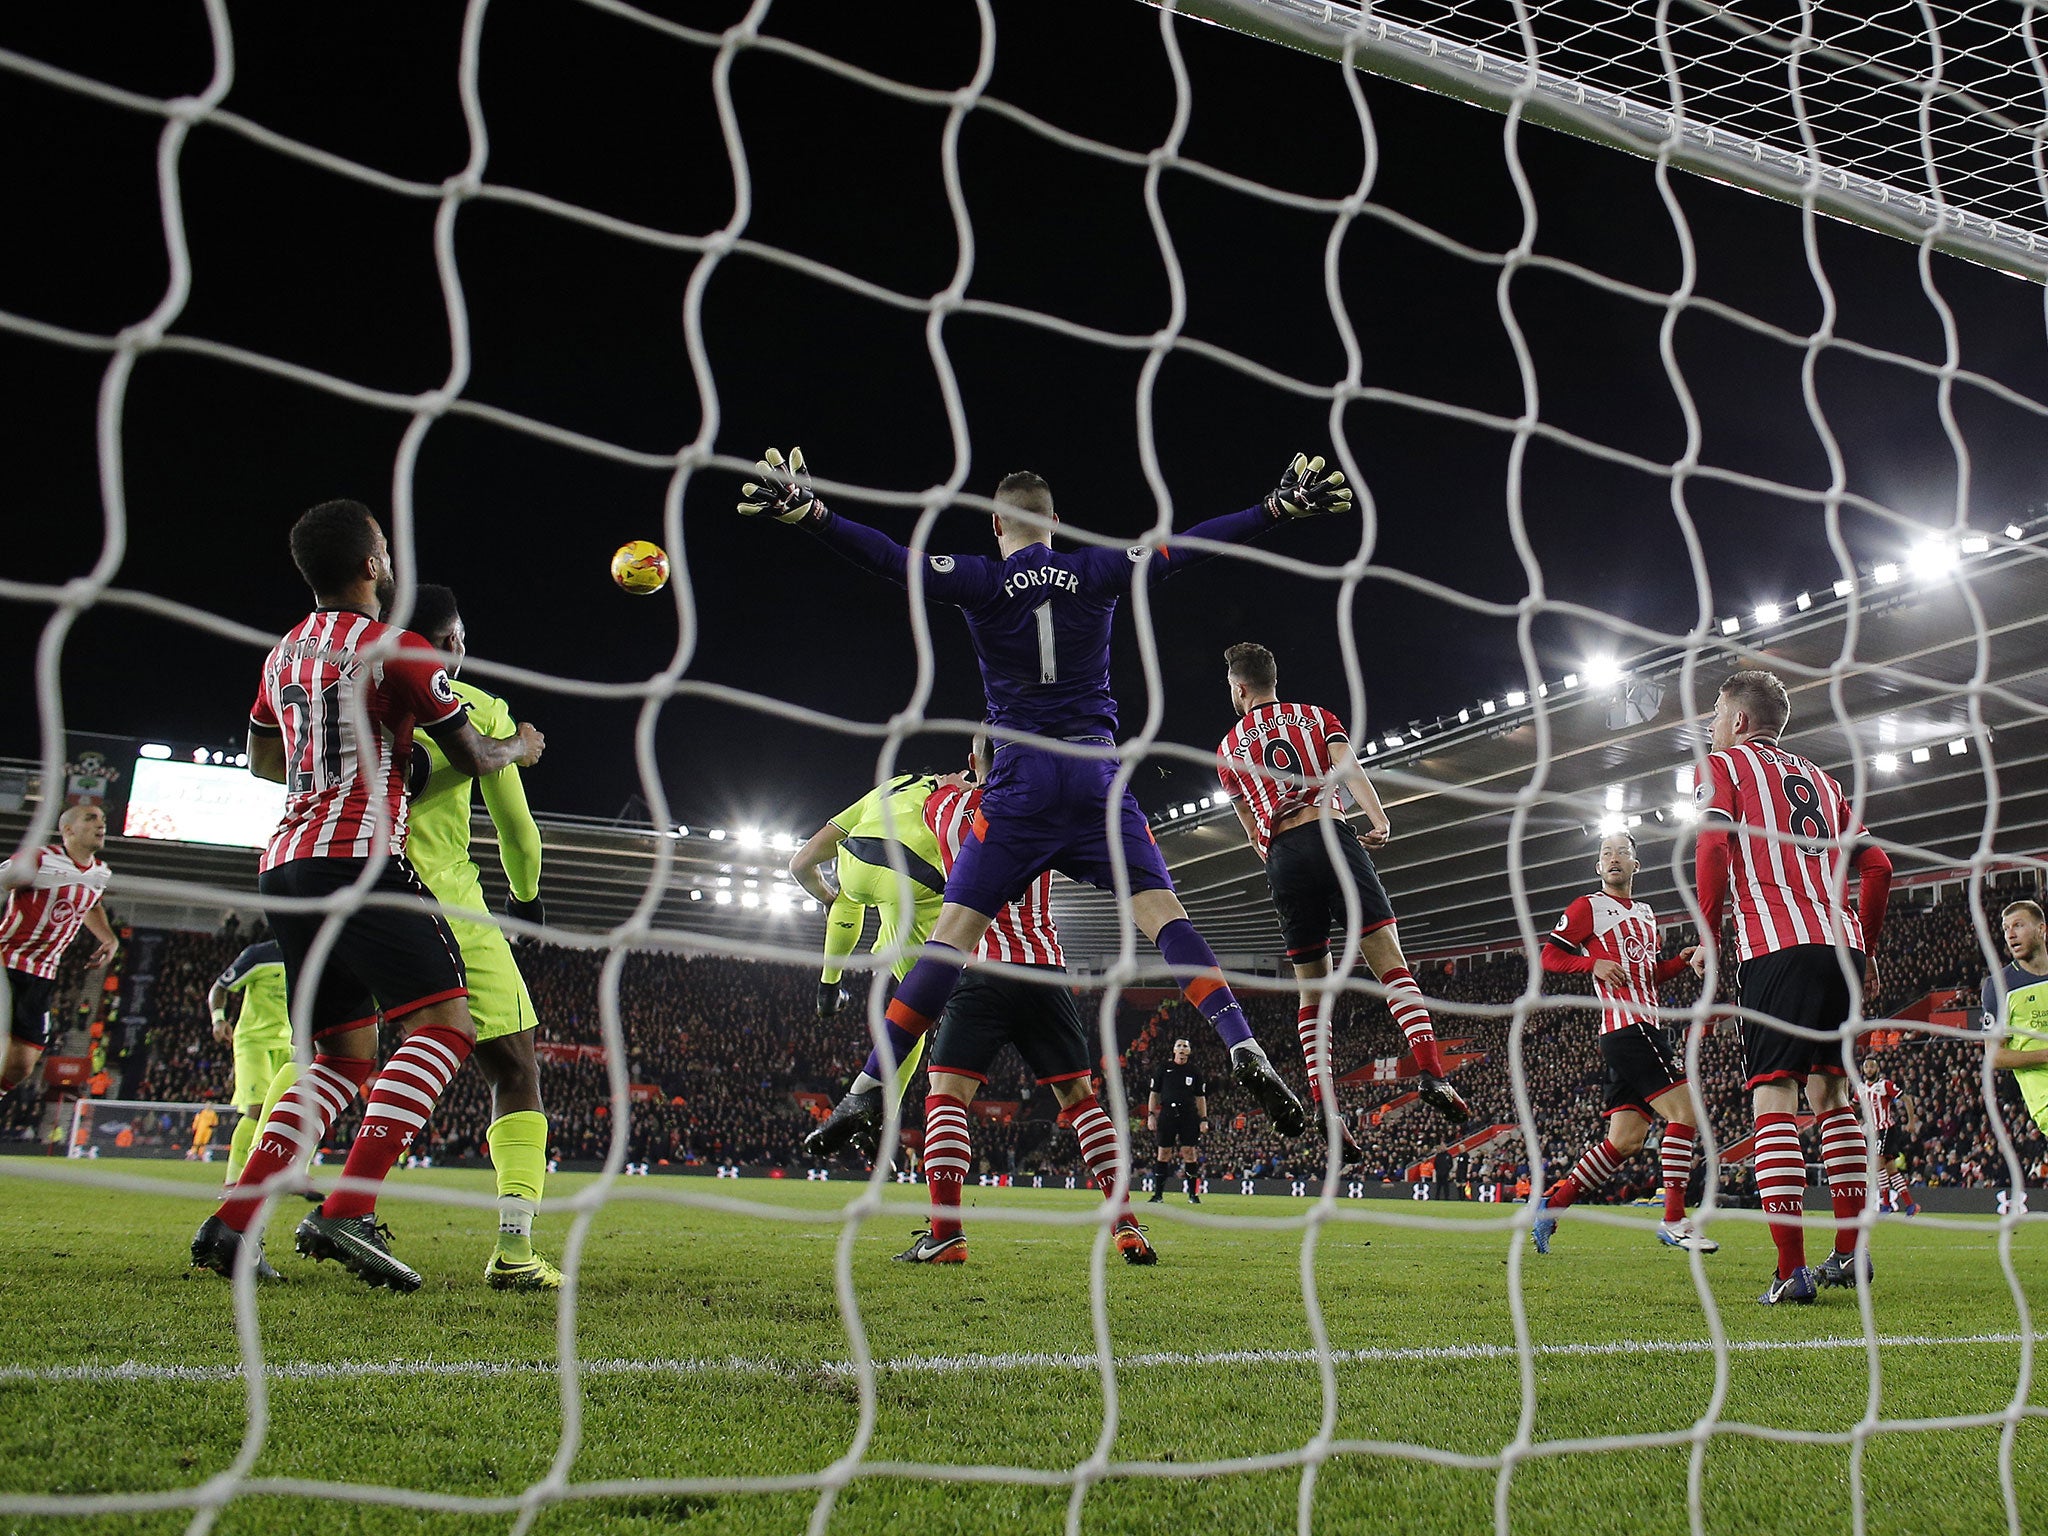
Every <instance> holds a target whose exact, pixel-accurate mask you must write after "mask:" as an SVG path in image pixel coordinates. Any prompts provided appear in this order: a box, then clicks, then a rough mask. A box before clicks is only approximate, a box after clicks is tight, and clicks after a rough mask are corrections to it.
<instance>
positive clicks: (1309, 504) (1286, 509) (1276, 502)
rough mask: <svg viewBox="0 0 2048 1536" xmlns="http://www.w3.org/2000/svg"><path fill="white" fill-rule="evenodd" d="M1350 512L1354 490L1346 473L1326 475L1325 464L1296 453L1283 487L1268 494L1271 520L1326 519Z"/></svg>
mask: <svg viewBox="0 0 2048 1536" xmlns="http://www.w3.org/2000/svg"><path fill="white" fill-rule="evenodd" d="M1350 510H1351V487H1350V486H1348V485H1346V484H1345V483H1344V471H1342V470H1341V469H1333V470H1331V471H1330V472H1329V473H1328V474H1327V475H1326V474H1324V473H1323V461H1322V460H1321V459H1320V458H1315V459H1312V458H1310V457H1309V456H1308V455H1307V454H1305V453H1297V454H1296V455H1295V456H1294V462H1293V463H1292V464H1290V465H1288V466H1287V473H1286V474H1284V475H1282V476H1281V477H1280V483H1279V484H1278V485H1277V486H1275V487H1274V488H1273V489H1272V490H1270V491H1268V492H1267V493H1266V515H1267V516H1268V517H1276V518H1277V517H1326V516H1329V515H1331V514H1334V513H1339V512H1349V511H1350Z"/></svg>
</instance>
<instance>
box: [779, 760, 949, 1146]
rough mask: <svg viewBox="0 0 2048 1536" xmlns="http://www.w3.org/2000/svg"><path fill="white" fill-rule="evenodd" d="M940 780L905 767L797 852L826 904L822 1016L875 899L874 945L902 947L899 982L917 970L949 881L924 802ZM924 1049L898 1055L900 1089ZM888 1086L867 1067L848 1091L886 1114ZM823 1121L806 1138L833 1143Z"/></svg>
mask: <svg viewBox="0 0 2048 1536" xmlns="http://www.w3.org/2000/svg"><path fill="white" fill-rule="evenodd" d="M937 784H938V780H937V779H936V778H934V777H932V776H931V775H930V774H927V773H905V774H899V775H897V776H896V777H895V778H893V779H891V780H890V781H889V782H888V783H887V784H883V785H878V786H877V787H876V788H874V789H871V790H869V791H868V792H867V793H866V794H865V795H863V796H861V798H860V799H858V800H856V801H854V803H853V804H852V805H849V806H848V807H847V808H846V809H845V810H843V811H841V812H840V813H839V814H838V815H837V816H834V817H833V818H832V819H831V820H830V821H828V822H826V823H825V825H824V826H822V827H820V828H819V829H818V830H817V831H816V832H815V833H814V834H812V836H811V838H810V840H809V841H807V842H806V843H805V844H804V845H803V847H801V848H799V849H798V850H797V851H796V852H795V853H794V854H792V855H791V856H790V860H789V872H790V874H791V875H792V876H794V877H795V879H796V883H797V884H798V885H800V886H802V887H803V888H804V889H805V890H806V891H808V892H809V893H810V894H811V895H812V896H814V897H816V898H817V899H818V900H819V901H821V902H823V903H824V905H825V965H824V969H823V970H822V971H820V972H819V974H818V1016H819V1017H820V1018H826V1019H829V1018H831V1017H832V1016H833V1015H834V1014H836V1013H837V1012H839V1010H840V1009H841V1008H843V1007H845V1006H846V991H845V989H844V988H843V987H841V986H840V984H839V979H840V977H841V976H843V975H844V974H845V967H844V964H843V962H844V961H845V959H846V957H847V956H848V955H850V954H852V953H853V951H854V950H855V948H856V947H858V946H859V944H860V934H861V927H862V925H863V924H865V923H866V921H867V909H868V908H869V907H873V908H874V909H875V911H876V913H877V914H878V915H879V916H880V918H881V922H880V924H879V925H878V927H877V929H876V933H875V945H874V952H875V953H876V954H878V955H879V954H886V953H888V952H889V950H890V949H891V948H893V947H896V946H898V945H900V946H901V947H902V950H903V953H902V954H901V955H900V956H899V957H898V958H897V960H896V962H895V964H894V966H893V967H892V968H891V970H890V980H889V985H890V987H891V988H892V989H893V987H894V986H895V984H896V983H898V982H900V981H902V980H903V978H904V977H905V976H907V975H909V974H910V968H911V967H912V966H913V965H915V964H917V957H918V953H919V951H920V950H921V949H922V948H923V946H924V941H925V940H926V939H928V938H930V937H931V932H932V924H933V923H935V922H937V921H938V919H939V906H940V904H941V902H942V901H943V899H944V892H945V889H946V875H945V870H944V867H943V864H942V861H941V859H940V857H939V844H938V840H937V839H936V838H935V837H934V836H933V835H932V829H931V827H930V826H928V825H927V824H926V822H925V804H926V802H927V801H928V800H929V799H930V797H931V793H932V790H933V788H934V787H935V786H936V785H937ZM892 841H893V842H894V843H896V844H897V846H898V847H899V848H900V849H901V850H902V854H901V856H902V859H903V864H904V868H905V871H906V873H907V874H908V876H909V879H910V910H909V913H908V917H909V921H908V923H905V922H904V920H903V919H904V917H905V912H904V907H903V902H902V893H901V892H900V891H899V889H898V888H897V885H896V871H895V869H894V868H893V867H892V866H891V865H890V863H889V844H890V843H891V842H892ZM828 868H829V869H831V870H832V871H833V872H834V875H835V877H836V881H835V880H828V879H827V878H826V876H825V871H826V870H827V869H828ZM835 883H836V888H835ZM923 1049H924V1042H923V1041H922V1040H919V1041H917V1042H915V1043H913V1044H912V1045H911V1047H910V1049H909V1050H908V1051H907V1052H906V1053H905V1054H904V1055H903V1057H902V1059H901V1060H899V1061H898V1062H897V1064H896V1091H897V1093H898V1095H899V1096H900V1095H901V1094H902V1092H903V1089H904V1088H905V1087H906V1086H907V1085H908V1084H909V1082H910V1077H911V1074H912V1073H913V1072H915V1071H916V1070H917V1060H918V1056H919V1054H920V1053H921V1052H922V1051H923ZM881 1087H882V1084H881V1082H880V1081H879V1080H878V1079H876V1078H874V1077H871V1076H870V1075H869V1074H868V1073H866V1072H862V1073H861V1074H860V1075H859V1076H857V1077H856V1078H855V1079H854V1080H853V1087H852V1088H851V1089H850V1090H849V1093H850V1095H851V1096H853V1097H856V1098H862V1099H863V1101H864V1102H868V1103H872V1104H873V1105H874V1107H875V1112H876V1114H877V1115H879V1113H880V1108H881V1098H880V1093H881ZM824 1129H825V1128H824V1127H823V1126H819V1127H818V1128H817V1130H814V1131H812V1132H811V1134H810V1135H809V1136H808V1137H806V1138H805V1145H806V1146H807V1147H809V1148H810V1149H811V1150H813V1151H821V1150H826V1149H822V1148H819V1147H815V1146H812V1143H813V1142H816V1141H817V1140H818V1139H819V1138H820V1137H821V1136H822V1134H823V1132H824ZM870 1150H871V1149H870Z"/></svg>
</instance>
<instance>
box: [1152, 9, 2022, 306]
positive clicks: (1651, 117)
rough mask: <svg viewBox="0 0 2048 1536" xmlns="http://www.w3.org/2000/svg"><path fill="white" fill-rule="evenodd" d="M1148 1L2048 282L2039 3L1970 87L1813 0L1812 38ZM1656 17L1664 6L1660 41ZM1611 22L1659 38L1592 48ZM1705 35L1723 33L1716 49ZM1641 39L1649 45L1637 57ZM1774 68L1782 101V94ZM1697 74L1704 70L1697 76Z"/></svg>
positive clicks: (1529, 14)
mask: <svg viewBox="0 0 2048 1536" xmlns="http://www.w3.org/2000/svg"><path fill="white" fill-rule="evenodd" d="M1146 3H1147V4H1150V5H1154V6H1158V7H1159V8H1161V9H1170V10H1174V11H1177V12H1179V13H1180V14H1182V15H1185V16H1189V17H1193V18H1195V19H1197V20H1201V21H1208V22H1213V23H1215V24H1217V25H1219V26H1224V27H1228V28H1230V29H1232V30H1233V31H1237V32H1242V33H1244V34H1246V35H1248V36H1252V37H1259V38H1263V39H1265V40H1267V41H1268V42H1274V43H1280V44H1283V45H1285V46H1287V47H1291V48H1298V49H1301V50H1303V51H1305V52H1308V53H1313V54H1318V55H1320V56H1322V57H1324V58H1328V59H1334V60H1339V61H1341V60H1345V59H1347V58H1348V59H1349V60H1350V61H1351V63H1352V64H1353V65H1354V66H1355V67H1357V68H1359V69H1362V70H1365V71H1367V72H1369V73H1371V74H1375V75H1380V76H1383V77H1385V78H1386V79H1389V80H1396V81H1400V82H1402V83H1403V84H1407V85H1414V86H1420V87H1422V88H1423V89H1425V90H1430V91H1434V92H1437V93H1438V94H1440V95H1445V96H1452V97H1456V98H1457V99H1459V100H1461V101H1467V102H1471V103H1473V104H1474V105H1477V106H1482V107H1488V108H1491V109H1493V110H1495V111H1499V112H1506V111H1507V110H1509V109H1510V108H1511V107H1512V106H1514V105H1515V104H1516V103H1517V102H1519V103H1520V107H1521V115H1522V117H1523V118H1524V119H1525V120H1527V121H1529V122H1532V123H1536V124H1539V125H1540V126H1543V127H1546V128H1555V129H1558V130H1560V131H1562V132H1565V133H1570V134H1575V135H1577V136H1578V137H1580V138H1584V139H1590V140H1593V141H1594V142H1596V143H1600V144H1605V145H1607V146H1609V147H1610V148H1614V149H1619V150H1623V151H1625V152H1627V153H1629V154H1632V155H1638V156H1641V157H1644V158H1646V159H1656V158H1658V157H1660V156H1662V157H1663V158H1666V159H1668V160H1669V161H1670V162H1671V163H1672V164H1673V165H1676V166H1679V167H1681V168H1683V169H1685V170H1689V171H1693V172H1696V173H1698V174H1699V175H1701V176H1706V177H1710V178H1712V179H1713V180H1716V181H1723V182H1728V183H1731V184H1733V185H1735V186H1739V187H1744V188H1746V189H1748V190H1749V191H1752V192H1759V193H1762V194H1764V195H1765V196H1767V197H1773V198H1777V199H1780V200H1781V201H1784V202H1788V203H1795V204H1797V203H1802V202H1805V201H1807V200H1809V199H1810V200H1811V202H1812V204H1813V206H1814V208H1815V209H1816V210H1817V211H1818V212H1821V213H1825V214H1829V215H1831V216H1833V217H1835V218H1837V219H1841V220H1843V221H1845V222H1847V223H1851V224H1860V225H1862V226H1863V227H1865V228H1867V229H1873V230H1877V231H1879V232H1881V233H1884V234H1888V235H1894V236H1897V237H1898V238H1900V239H1903V240H1908V241H1912V242H1914V243H1916V244H1918V243H1921V242H1925V243H1927V244H1930V245H1931V246H1932V247H1933V248H1934V249H1935V250H1938V251H1943V252H1946V253H1947V254H1949V255H1951V256H1959V257H1962V258H1964V259H1965V260H1969V261H1974V262H1979V263H1982V264H1983V265H1986V266H1991V267H1997V268H2000V269H2002V270H2004V271H2007V272H2011V273H2013V274H2015V275H2017V276H2020V277H2025V278H2029V279H2032V280H2033V281H2036V282H2039V281H2043V280H2048V217H2044V207H2048V178H2044V174H2043V162H2042V135H2043V133H2044V132H2048V126H2044V119H2043V109H2042V100H2043V97H2044V94H2048V87H2044V80H2048V72H2044V71H2048V63H2044V60H2048V48H2044V45H2043V44H2042V43H2041V42H2039V41H2037V39H2036V38H2035V37H2034V36H2032V35H2031V29H2032V28H2033V27H2034V26H2035V25H2036V22H2035V17H2034V11H2035V7H2034V6H2033V5H2032V4H2030V3H2022V4H2015V5H2012V6H2007V7H1999V8H1998V9H1999V10H2001V11H2005V10H2009V11H2011V12H2012V13H2013V15H2014V18H2015V21H2016V22H2017V23H2018V25H2017V26H2016V27H2015V28H2013V29H2007V34H2006V35H2005V36H2004V37H2003V38H2002V39H2000V41H2001V42H2002V44H2003V46H2002V48H1997V49H1994V48H1988V47H1983V46H1978V47H1971V48H1969V49H1968V50H1967V52H1968V56H1969V59H1970V62H1971V64H1972V65H1973V66H1974V68H1973V70H1972V73H1973V75H1976V76H1983V77H1985V78H1986V79H1988V80H1989V81H1991V82H1995V83H1994V84H1990V85H1987V84H1985V83H1982V82H1980V81H1978V80H1975V79H1973V80H1972V82H1971V84H1970V85H1968V86H1966V85H1963V84H1960V83H1947V82H1944V81H1943V80H1942V79H1940V78H1939V75H1940V72H1941V69H1942V66H1943V64H1944V62H1945V50H1944V49H1943V48H1942V47H1941V46H1940V41H1939V34H1938V33H1937V34H1936V35H1935V38H1934V40H1933V41H1932V43H1931V44H1930V46H1929V50H1928V55H1929V56H1928V68H1927V69H1926V70H1924V71H1922V72H1921V73H1920V74H1919V75H1918V76H1914V75H1908V74H1906V73H1905V72H1904V71H1902V70H1900V69H1898V68H1897V67H1896V66H1893V65H1891V64H1888V63H1886V62H1885V61H1884V60H1882V59H1879V58H1875V57H1870V56H1866V55H1860V54H1858V53H1855V52H1853V51H1851V50H1848V49H1846V48H1844V47H1842V46H1840V45H1839V44H1837V43H1833V42H1830V41H1829V40H1828V38H1827V36H1826V34H1825V33H1823V32H1821V31H1820V30H1818V28H1819V26H1820V25H1822V24H1824V23H1826V22H1828V21H1831V20H1832V21H1833V22H1835V23H1836V24H1840V22H1841V18H1840V17H1832V18H1831V17H1829V16H1828V14H1827V13H1826V10H1825V8H1824V7H1823V6H1821V5H1820V4H1818V3H1811V0H1810V3H1809V4H1807V5H1806V6H1804V7H1802V9H1803V11H1804V12H1805V15H1806V19H1807V25H1806V28H1805V29H1804V30H1803V31H1801V30H1796V29H1795V30H1791V31H1787V30H1786V29H1785V28H1782V27H1778V28H1767V27H1760V26H1758V25H1757V24H1755V23H1753V22H1750V21H1747V20H1745V19H1742V18H1738V17H1735V16H1733V15H1732V14H1731V13H1730V12H1729V11H1728V9H1727V8H1726V7H1723V6H1720V5H1712V4H1702V3H1678V0H1664V4H1663V5H1662V6H1661V7H1657V6H1653V7H1644V6H1640V5H1628V4H1625V3H1622V0H1597V3H1595V4H1592V5H1581V6H1577V7H1575V8H1573V11H1572V13H1571V18H1570V19H1567V17H1566V16H1565V15H1564V8H1563V7H1561V6H1558V5H1556V4H1555V3H1554V0H1551V3H1541V0H1530V3H1529V4H1527V5H1526V6H1519V7H1517V10H1518V11H1520V12H1521V14H1522V15H1523V16H1524V17H1526V23H1527V24H1526V29H1524V28H1521V27H1517V26H1514V25H1507V26H1502V25H1501V24H1499V23H1497V22H1491V21H1484V20H1481V19H1480V18H1478V17H1476V16H1474V15H1472V14H1470V13H1469V12H1468V11H1467V9H1466V8H1465V5H1464V4H1463V3H1461V0H1451V3H1449V4H1443V3H1436V0H1397V3H1394V4H1386V3H1380V0H1358V3H1355V4H1350V3H1339V0H1146ZM1495 9H1496V10H1504V8H1500V7H1496V8H1495ZM1660 11H1661V12H1665V13H1668V25H1667V26H1666V27H1665V28H1663V29H1661V34H1660V30H1659V29H1658V28H1657V27H1656V25H1655V24H1656V21H1657V16H1658V13H1659V12H1660ZM1929 14H1930V15H1933V14H1934V10H1933V9H1932V8H1930V10H1929ZM1404 15H1409V16H1413V17H1416V18H1426V19H1427V21H1428V24H1427V25H1422V24H1415V23H1413V22H1411V21H1409V20H1404V19H1403V17H1404ZM1949 15H1950V19H1951V21H1952V23H1953V24H1954V25H1955V26H1956V27H1958V28H1962V27H1965V26H1969V25H1973V18H1970V17H1966V16H1964V15H1961V14H1957V13H1954V12H1950V13H1949ZM1594 18H1597V19H1594ZM1603 23H1605V24H1606V25H1607V26H1610V27H1616V28H1619V27H1622V26H1624V25H1632V26H1633V28H1634V29H1636V30H1638V31H1646V32H1647V34H1648V35H1646V36H1645V37H1643V38H1640V39H1628V40H1625V41H1623V42H1620V43H1616V42H1612V41H1610V42H1607V43H1606V44H1605V45H1604V46H1602V47H1598V48H1594V47H1589V46H1587V39H1588V38H1589V37H1592V36H1595V35H1598V34H1599V33H1600V32H1601V31H1602V30H1603ZM1974 25H1975V26H1977V27H1981V26H1982V25H1983V23H1982V21H1981V20H1976V21H1974ZM1703 39H1711V41H1712V44H1713V47H1712V49H1711V51H1710V50H1709V48H1708V47H1707V46H1706V43H1705V42H1704V41H1703ZM1629 43H1635V44H1637V45H1638V46H1636V48H1635V50H1634V51H1633V52H1630V51H1629V46H1628V45H1629ZM1643 45H1646V46H1647V48H1648V50H1649V52H1648V55H1647V58H1645V57H1644V54H1643ZM1664 47H1668V48H1669V50H1670V53H1671V59H1672V64H1673V65H1674V66H1675V70H1676V76H1677V80H1678V83H1679V86H1680V89H1679V92H1678V106H1677V108H1676V109H1674V105H1673V101H1672V94H1673V92H1672V86H1671V81H1672V75H1671V73H1669V72H1666V71H1664V70H1662V69H1660V68H1659V67H1657V60H1658V58H1659V56H1660V51H1661V50H1662V48H1664ZM1959 51H1960V50H1959ZM1532 56H1533V63H1532ZM1987 58H1989V59H1991V60H1993V61H1994V66H1993V67H1986V65H1985V60H1986V59H1987ZM1732 61H1739V65H1738V64H1737V63H1736V62H1732ZM1773 73H1775V75H1776V80H1775V82H1774V83H1775V88H1776V89H1775V95H1776V96H1777V97H1778V98H1779V99H1778V100H1777V101H1775V102H1769V101H1767V99H1766V98H1767V97H1768V96H1769V95H1771V94H1772V93H1771V92H1770V91H1769V90H1768V89H1767V88H1766V87H1767V83H1769V82H1770V78H1771V75H1772V74H1773ZM1695 74H1696V75H1698V76H1700V77H1702V78H1701V81H1700V83H1699V85H1698V86H1695V85H1694V84H1693V83H1692V81H1693V76H1694V75H1695ZM1795 76H1797V77H1799V79H1800V83H1799V87H1798V91H1797V93H1796V94H1795V92H1794V89H1793V81H1794V78H1795ZM1859 92H1861V93H1863V94H1864V95H1866V96H1869V97H1872V98H1878V97H1880V95H1881V93H1886V92H1889V93H1891V95H1892V97H1893V100H1892V103H1891V109H1890V111H1889V113H1887V112H1885V111H1883V110H1880V109H1879V108H1875V107H1871V108H1869V109H1868V110H1861V109H1859V104H1858V103H1857V101H1856V96H1857V93H1859ZM1937 103H1938V104H1939V106H1938V107H1937ZM1850 115H1854V116H1855V117H1856V119H1857V120H1858V121H1859V122H1860V123H1861V124H1863V125H1864V126H1865V128H1866V130H1867V129H1869V128H1870V127H1872V126H1873V125H1874V127H1875V128H1876V129H1877V130H1878V131H1879V132H1880V133H1881V134H1883V135H1884V137H1883V139H1882V141H1881V142H1876V143H1870V144H1860V143H1851V142H1850V141H1848V140H1846V139H1845V138H1841V137H1838V136H1837V135H1836V134H1834V133H1827V134H1825V135H1823V134H1822V133H1821V132H1820V127H1819V125H1822V124H1825V123H1827V122H1829V121H1831V120H1832V119H1834V118H1838V117H1843V118H1846V117H1848V116H1850ZM1823 140H1824V142H1823ZM1816 151H1817V152H1816Z"/></svg>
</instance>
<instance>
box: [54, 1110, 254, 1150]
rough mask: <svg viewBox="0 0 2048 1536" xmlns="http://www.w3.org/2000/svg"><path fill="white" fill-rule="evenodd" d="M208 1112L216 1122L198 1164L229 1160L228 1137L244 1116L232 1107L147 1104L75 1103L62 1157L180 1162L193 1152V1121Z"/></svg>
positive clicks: (203, 1147)
mask: <svg viewBox="0 0 2048 1536" xmlns="http://www.w3.org/2000/svg"><path fill="white" fill-rule="evenodd" d="M206 1110H212V1111H213V1113H214V1114H215V1115H216V1116H218V1117H219V1120H218V1123H217V1124H216V1125H215V1126H214V1127H213V1128H212V1130H211V1132H210V1135H209V1138H208V1140H207V1141H206V1143H205V1144H204V1145H203V1146H202V1147H200V1148H199V1151H200V1152H201V1154H202V1155H201V1156H200V1157H199V1159H198V1160H199V1161H203V1162H211V1161H212V1160H213V1157H212V1154H214V1153H216V1152H218V1153H219V1154H220V1156H221V1158H222V1159H223V1160H225V1159H226V1156H227V1147H228V1138H229V1136H231V1135H232V1134H233V1133H234V1129H235V1122H236V1121H237V1120H239V1119H240V1118H241V1114H242V1112H241V1111H240V1110H239V1109H237V1108H235V1106H234V1105H232V1104H206V1103H200V1104H172V1103H159V1102H157V1101H155V1100H151V1099H74V1100H73V1101H72V1105H71V1129H70V1132H69V1134H68V1135H67V1137H66V1138H65V1143H64V1155H65V1156H66V1157H87V1158H91V1157H183V1156H186V1155H187V1154H188V1153H190V1152H192V1151H193V1150H194V1147H193V1134H194V1129H195V1122H196V1121H197V1120H198V1118H199V1116H200V1114H201V1113H202V1112H204V1111H206Z"/></svg>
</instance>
